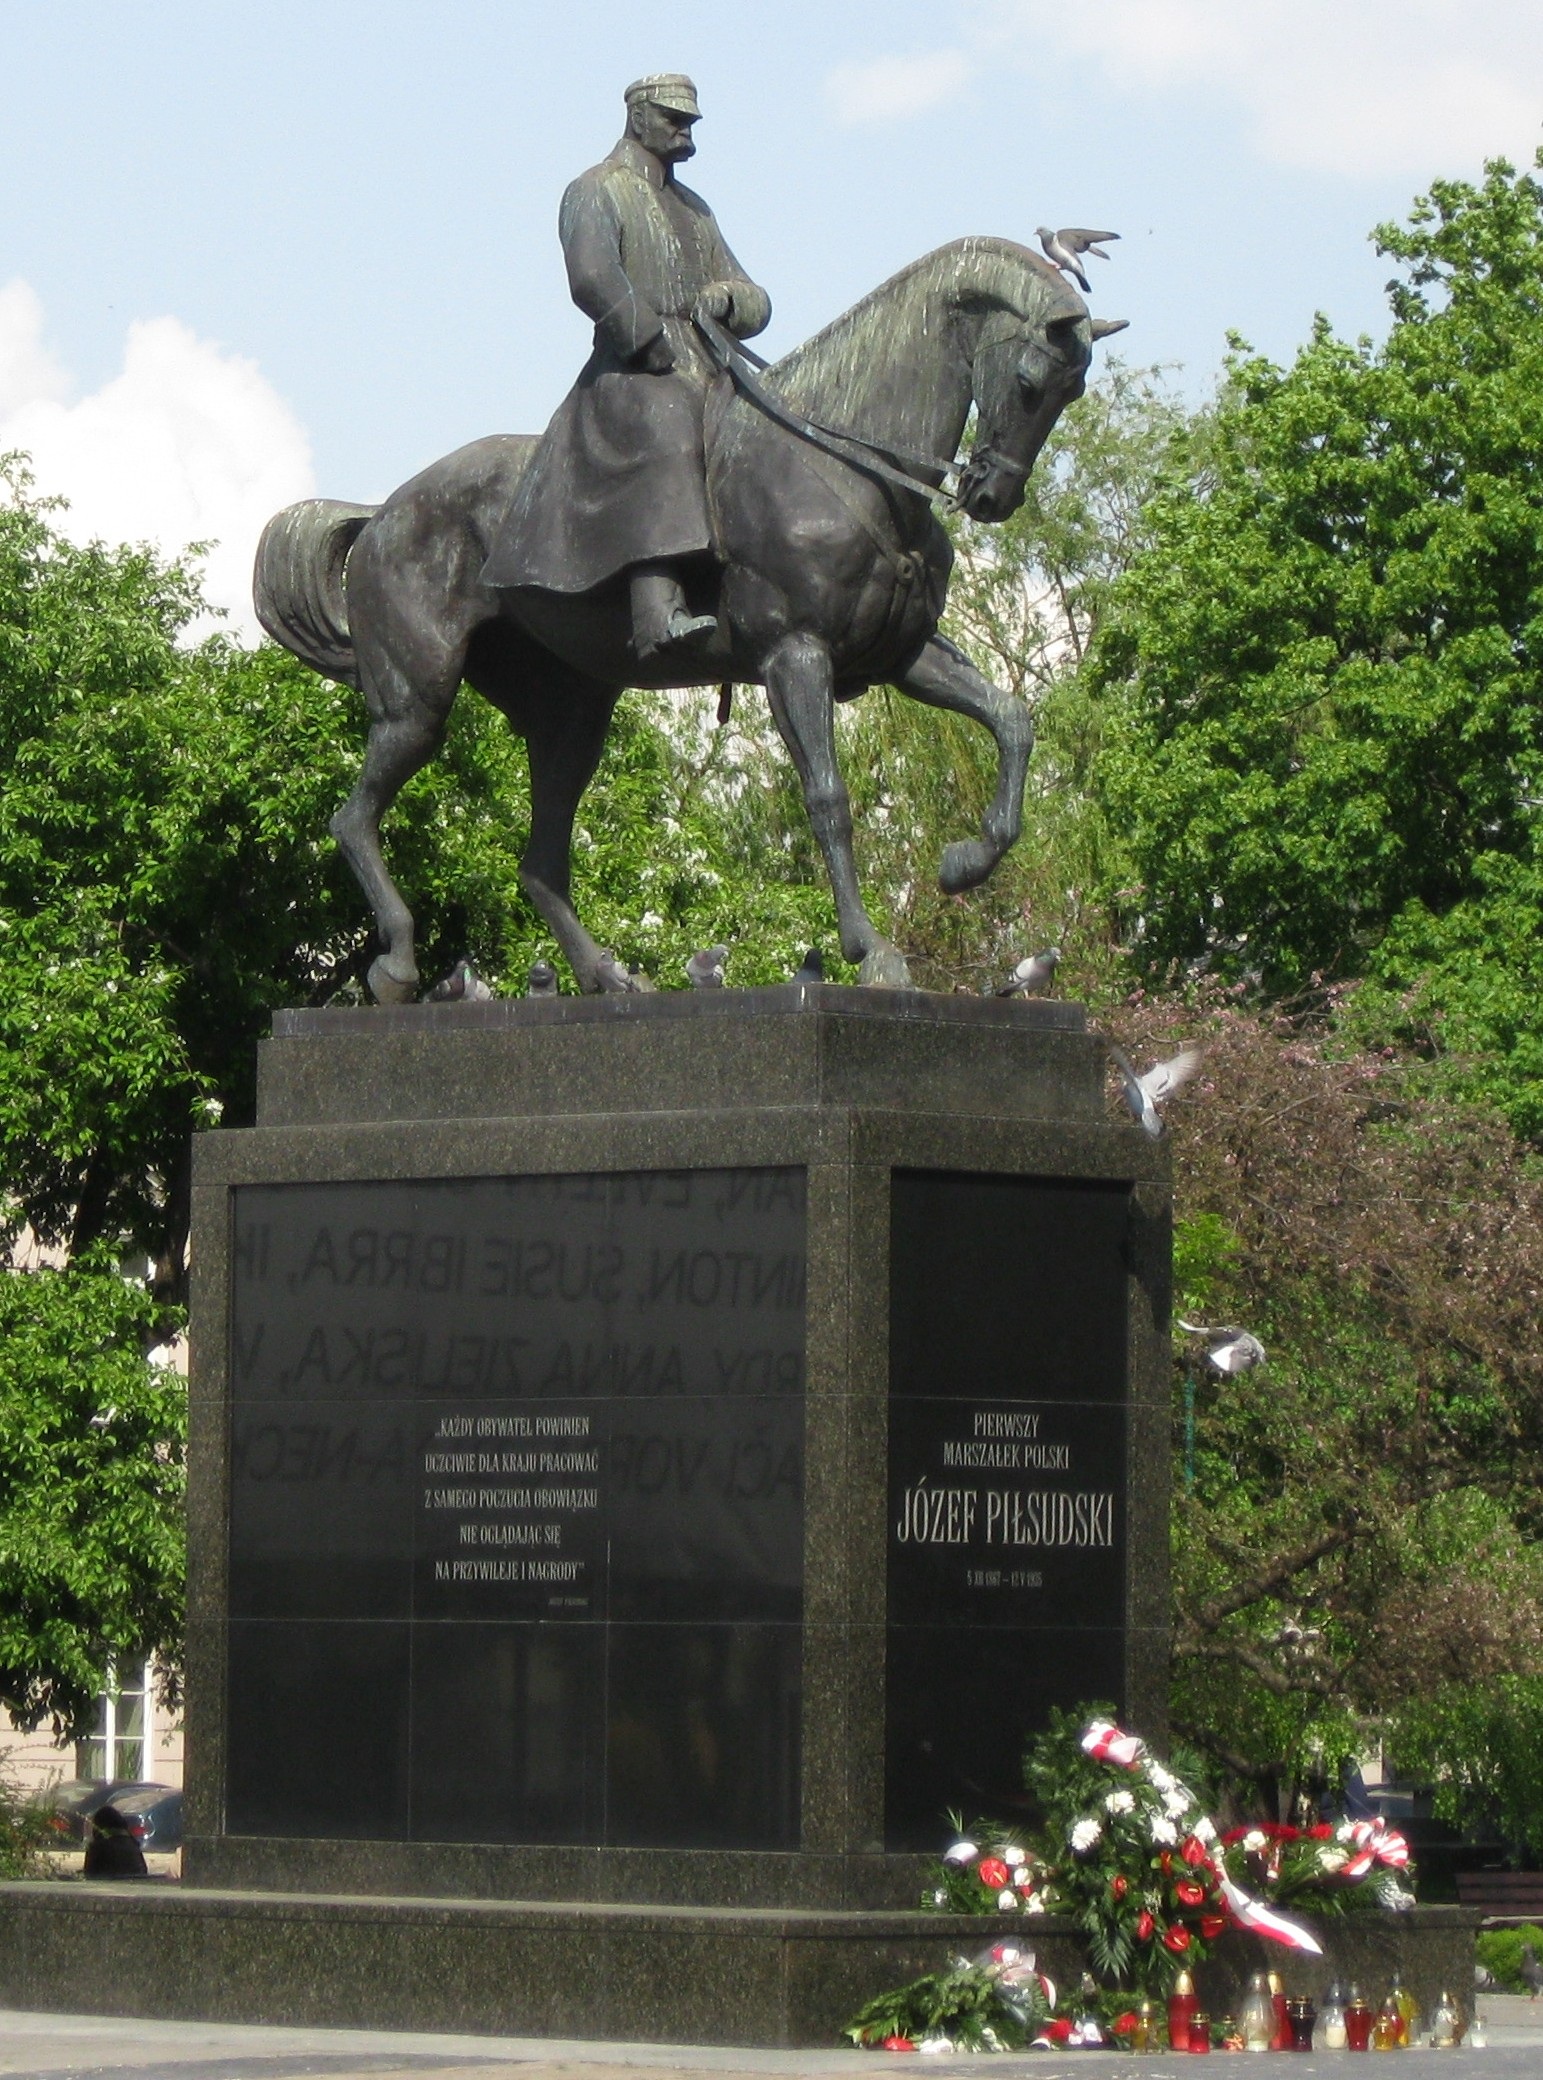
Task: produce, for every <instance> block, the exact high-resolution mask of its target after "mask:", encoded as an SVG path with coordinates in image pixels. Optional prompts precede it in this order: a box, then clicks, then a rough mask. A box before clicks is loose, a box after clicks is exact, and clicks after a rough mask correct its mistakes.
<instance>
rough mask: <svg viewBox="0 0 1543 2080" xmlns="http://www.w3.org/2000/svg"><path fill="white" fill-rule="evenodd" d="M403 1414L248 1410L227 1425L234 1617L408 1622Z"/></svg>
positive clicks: (410, 1468)
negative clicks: (229, 1441)
mask: <svg viewBox="0 0 1543 2080" xmlns="http://www.w3.org/2000/svg"><path fill="white" fill-rule="evenodd" d="M414 1447H415V1438H414V1434H413V1430H412V1427H411V1424H410V1423H409V1422H408V1421H407V1420H406V1419H405V1417H404V1414H403V1412H402V1411H401V1410H400V1409H382V1410H377V1409H373V1408H371V1407H369V1406H368V1405H363V1406H361V1405H360V1404H359V1403H358V1402H353V1403H349V1402H313V1403H310V1404H308V1405H303V1406H297V1405H296V1403H295V1402H293V1401H277V1402H274V1401H270V1402H259V1401H252V1402H246V1403H244V1404H243V1405H242V1406H240V1407H239V1408H238V1409H237V1410H236V1412H235V1415H234V1419H233V1421H232V1424H231V1488H230V1609H231V1615H232V1616H233V1617H236V1618H327V1617H339V1618H343V1617H348V1618H406V1617H407V1616H408V1615H409V1613H410V1610H411V1599H412V1553H413V1509H414V1505H415V1504H416V1502H417V1500H418V1496H419V1491H420V1483H421V1474H420V1470H419V1462H418V1458H417V1454H416V1452H415V1449H414Z"/></svg>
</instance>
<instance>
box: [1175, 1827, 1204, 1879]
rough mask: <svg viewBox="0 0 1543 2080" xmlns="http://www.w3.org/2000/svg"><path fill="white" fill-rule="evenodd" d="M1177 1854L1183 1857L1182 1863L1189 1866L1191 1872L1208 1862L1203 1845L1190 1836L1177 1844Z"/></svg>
mask: <svg viewBox="0 0 1543 2080" xmlns="http://www.w3.org/2000/svg"><path fill="white" fill-rule="evenodd" d="M1179 1854H1180V1855H1181V1856H1182V1857H1183V1859H1184V1861H1185V1862H1186V1863H1187V1864H1188V1865H1189V1867H1190V1869H1191V1870H1195V1869H1197V1868H1198V1867H1199V1866H1200V1865H1201V1864H1202V1863H1205V1862H1207V1861H1208V1860H1209V1859H1208V1858H1207V1856H1206V1847H1205V1843H1204V1842H1202V1841H1199V1840H1197V1839H1196V1837H1195V1836H1194V1835H1192V1834H1191V1835H1186V1836H1185V1838H1184V1840H1183V1841H1182V1842H1181V1843H1180V1844H1179Z"/></svg>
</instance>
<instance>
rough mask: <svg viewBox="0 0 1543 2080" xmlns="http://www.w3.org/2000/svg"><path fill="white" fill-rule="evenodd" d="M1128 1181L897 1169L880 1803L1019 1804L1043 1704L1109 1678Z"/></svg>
mask: <svg viewBox="0 0 1543 2080" xmlns="http://www.w3.org/2000/svg"><path fill="white" fill-rule="evenodd" d="M1129 1213H1130V1193H1129V1191H1128V1189H1127V1188H1126V1187H1124V1186H1121V1185H1104V1184H1092V1183H1086V1182H1071V1181H1067V1180H1062V1179H1046V1178H1015V1177H984V1176H970V1175H954V1174H949V1173H941V1172H897V1173H896V1174H895V1177H894V1179H893V1184H892V1193H891V1256H890V1382H889V1385H890V1401H889V1460H888V1477H889V1526H888V1562H887V1570H886V1599H887V1612H888V1633H887V1641H886V1679H885V1695H886V1727H885V1810H886V1842H887V1845H888V1847H889V1848H891V1849H895V1850H899V1849H933V1848H936V1846H937V1844H938V1841H939V1839H940V1836H941V1833H942V1831H943V1829H944V1827H945V1826H946V1824H947V1823H946V1821H945V1818H944V1815H945V1814H946V1813H947V1812H949V1811H956V1812H960V1811H962V1812H964V1813H967V1814H975V1813H980V1814H983V1815H986V1816H988V1817H992V1816H994V1817H998V1818H1002V1819H1011V1818H1013V1817H1015V1816H1016V1815H1017V1814H1018V1813H1019V1812H1020V1811H1021V1810H1022V1802H1023V1776H1022V1761H1023V1748H1024V1744H1025V1741H1026V1739H1027V1737H1028V1736H1029V1735H1031V1734H1032V1733H1033V1732H1034V1731H1036V1730H1037V1729H1038V1728H1039V1727H1042V1726H1043V1725H1044V1723H1045V1717H1046V1714H1047V1713H1048V1711H1049V1710H1050V1708H1051V1706H1052V1705H1065V1706H1073V1705H1077V1704H1081V1703H1086V1702H1088V1701H1090V1700H1092V1699H1095V1698H1100V1697H1102V1698H1104V1699H1107V1700H1108V1701H1110V1702H1112V1703H1116V1704H1118V1703H1119V1702H1120V1700H1121V1694H1122V1691H1123V1686H1124V1664H1125V1632H1124V1625H1125V1591H1126V1567H1127V1546H1128V1525H1127V1511H1126V1488H1127V1470H1126V1398H1127V1355H1126V1334H1127V1322H1126V1310H1127V1302H1126V1288H1127V1279H1128V1267H1127V1247H1126V1245H1127V1235H1128V1227H1129Z"/></svg>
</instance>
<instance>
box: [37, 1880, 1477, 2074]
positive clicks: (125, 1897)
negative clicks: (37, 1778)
mask: <svg viewBox="0 0 1543 2080" xmlns="http://www.w3.org/2000/svg"><path fill="white" fill-rule="evenodd" d="M1478 1921H1479V1916H1478V1915H1477V1913H1475V1912H1473V1911H1472V1910H1471V1909H1468V1908H1463V1907H1424V1908H1418V1909H1416V1910H1415V1911H1414V1912H1413V1913H1410V1914H1402V1915H1391V1914H1388V1915H1385V1914H1375V1913H1366V1914H1352V1915H1349V1916H1346V1917H1344V1918H1342V1919H1339V1920H1335V1921H1328V1922H1320V1923H1318V1924H1316V1927H1317V1932H1318V1935H1319V1938H1320V1940H1321V1941H1322V1943H1323V1946H1324V1955H1323V1956H1322V1957H1321V1958H1314V1957H1301V1956H1298V1955H1297V1954H1296V1953H1294V1952H1288V1951H1286V1950H1283V1949H1281V1948H1280V1947H1279V1946H1278V1945H1275V1944H1266V1943H1259V1942H1257V1941H1255V1940H1254V1939H1252V1938H1246V1937H1242V1936H1229V1937H1227V1938H1226V1939H1224V1941H1223V1942H1222V1944H1221V1945H1220V1946H1219V1947H1218V1950H1217V1952H1216V1953H1215V1956H1214V1959H1213V1961H1212V1963H1211V1964H1209V1965H1207V1966H1205V1967H1204V1968H1203V1969H1202V1972H1201V1975H1200V1979H1201V1993H1202V1995H1203V1997H1204V1999H1205V2001H1206V2004H1207V2006H1208V2008H1209V2009H1210V2010H1211V2011H1212V2013H1213V2014H1220V2013H1223V2012H1225V2010H1226V2009H1227V2008H1228V2007H1229V2006H1230V2005H1232V2004H1233V2003H1234V2002H1235V2001H1236V2000H1237V1999H1238V1998H1239V1997H1240V1989H1241V1987H1242V1986H1243V1985H1246V1983H1247V1975H1248V1973H1249V1972H1250V1971H1253V1970H1256V1969H1258V1968H1260V1967H1269V1968H1271V1969H1278V1970H1280V1971H1281V1973H1282V1974H1283V1976H1284V1979H1285V1982H1286V1987H1287V1990H1288V1992H1295V1991H1301V1992H1310V1993H1312V1994H1314V1995H1315V1996H1317V1997H1319V1998H1321V1997H1322V1994H1323V1992H1324V1990H1325V1988H1326V1987H1327V1985H1328V1983H1329V1981H1330V1980H1331V1979H1332V1978H1335V1977H1343V1978H1346V1979H1349V1978H1355V1979H1357V1980H1359V1981H1360V1983H1361V1985H1362V1987H1363V1989H1364V1990H1366V1991H1367V1992H1368V1994H1376V1995H1379V1996H1380V1994H1381V1993H1382V1991H1383V1990H1384V1989H1385V1987H1386V1984H1387V1982H1388V1979H1389V1978H1390V1977H1391V1974H1392V1972H1393V1970H1394V1969H1395V1967H1396V1968H1397V1969H1398V1970H1399V1971H1401V1972H1402V1974H1403V1976H1404V1978H1405V1980H1406V1981H1407V1983H1408V1984H1409V1986H1410V1988H1411V1990H1412V1991H1413V1993H1414V1995H1415V1998H1416V1999H1417V2000H1418V2001H1419V2002H1420V2005H1421V2008H1422V2010H1424V2011H1425V2012H1426V2013H1429V2011H1430V2008H1431V2005H1432V2004H1433V2003H1434V2001H1435V2000H1436V1998H1437V1995H1438V1994H1439V1993H1440V1991H1441V1989H1442V1987H1449V1988H1451V1989H1452V1991H1453V1992H1454V1993H1456V1994H1457V1995H1458V1998H1459V1999H1462V2000H1466V1999H1467V1998H1469V1996H1470V1992H1471V1988H1472V1985H1473V1938H1474V1931H1475V1929H1476V1928H1477V1926H1478ZM1009 1927H1010V1928H1011V1930H1012V1932H1013V1933H1014V1934H1015V1935H1016V1936H1018V1938H1019V1939H1020V1940H1024V1941H1027V1942H1029V1943H1031V1944H1032V1945H1033V1947H1034V1949H1035V1951H1036V1953H1037V1955H1038V1958H1039V1962H1040V1965H1041V1967H1042V1968H1043V1969H1045V1970H1047V1971H1049V1972H1050V1974H1051V1975H1052V1976H1053V1977H1054V1978H1055V1979H1057V1980H1058V1981H1059V1982H1060V1983H1061V1984H1062V1985H1065V1984H1067V1983H1069V1982H1070V1983H1074V1982H1075V1979H1076V1975H1077V1974H1078V1972H1079V1971H1080V1970H1081V1963H1082V1946H1081V1943H1080V1941H1079V1939H1078V1937H1077V1935H1076V1933H1075V1931H1074V1930H1073V1929H1072V1928H1071V1927H1070V1925H1069V1924H1068V1923H1066V1922H1063V1921H1053V1920H1048V1919H1044V1920H1038V1921H1024V1920H1019V1919H1017V1918H1015V1919H1014V1920H1013V1921H1012V1922H1011V1923H1010V1924H1009V1923H1008V1922H1007V1921H1006V1920H1005V1918H1004V1920H1002V1921H990V1920H974V1919H967V1918H963V1917H954V1916H952V1915H949V1916H944V1915H938V1914H919V1913H904V1914H865V1913H834V1914H819V1913H789V1912H779V1911H775V1910H769V1909H742V1910H738V1911H733V1910H729V1909H704V1908H688V1907H642V1906H636V1907H628V1906H596V1905H589V1904H584V1905H576V1904H559V1903H550V1902H541V1903H529V1902H517V1901H506V1900H496V1901H495V1900H486V1901H481V1900H479V1901H471V1900H444V1899H374V1898H344V1897H336V1896H330V1895H324V1894H297V1893H287V1894H286V1893H268V1892H263V1893H259V1892H231V1891H204V1890H198V1891H194V1890H191V1889H184V1888H182V1887H178V1886H174V1885H157V1884H153V1883H152V1884H148V1885H138V1886H136V1885H132V1884H119V1885H107V1884H92V1885H86V1884H84V1883H80V1884H58V1883H51V1884H17V1883H11V1884H0V2006H5V2007H12V2008H28V2009H43V2010H59V2011H69V2012H72V2013H77V2014H80V2013H86V2014H107V2015H124V2014H141V2015H153V2016H156V2017H159V2018H164V2019H171V2020H184V2021H200V2022H248V2023H269V2024H294V2025H297V2026H299V2025H306V2026H310V2027H323V2028H337V2029H348V2028H356V2029H403V2030H445V2031H465V2032H469V2033H475V2034H484V2035H500V2036H534V2037H547V2036H549V2037H595V2038H610V2039H622V2040H632V2041H634V2042H652V2043H666V2044H671V2043H673V2044H687V2043H697V2044H738V2045H762V2046H774V2045H786V2046H795V2047H796V2046H819V2045H831V2044H834V2043H836V2042H837V2041H838V2039H839V2035H840V2031H841V2027H842V2024H843V2023H845V2022H846V2021H847V2019H848V2018H849V2017H850V2016H851V2015H852V2014H853V2012H854V2011H855V2010H856V2009H857V2008H859V2007H860V2006H861V2005H862V2004H863V2003H864V2002H865V2001H867V2000H869V1999H871V1998H872V1996H873V1995H874V1994H876V1993H881V1992H883V1991H884V1990H885V1989H886V1988H888V1987H891V1986H897V1985H901V1984H903V1983H904V1982H905V1981H906V1980H908V1979H912V1978H915V1977H917V1976H918V1975H919V1974H921V1973H922V1972H927V1971H936V1970H938V1969H939V1968H940V1967H941V1966H943V1965H944V1964H946V1963H947V1962H948V1960H949V1959H950V1958H951V1957H954V1956H957V1955H959V1954H960V1953H974V1952H976V1951H978V1950H980V1949H981V1948H983V1947H984V1946H985V1944H986V1943H988V1942H989V1941H991V1940H992V1939H994V1938H995V1937H997V1936H998V1935H1000V1934H1002V1933H1004V1932H1005V1931H1006V1930H1007V1929H1008V1928H1009Z"/></svg>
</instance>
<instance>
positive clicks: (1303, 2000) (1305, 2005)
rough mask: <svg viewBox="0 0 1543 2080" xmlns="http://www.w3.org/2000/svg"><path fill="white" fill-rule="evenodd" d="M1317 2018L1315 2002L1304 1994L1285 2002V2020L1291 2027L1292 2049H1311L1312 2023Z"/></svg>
mask: <svg viewBox="0 0 1543 2080" xmlns="http://www.w3.org/2000/svg"><path fill="white" fill-rule="evenodd" d="M1317 2020H1318V2009H1317V2006H1316V2005H1315V2003H1314V2002H1313V2001H1312V2000H1310V1999H1309V1998H1308V1997H1307V1996H1306V1995H1305V1994H1299V1995H1298V1996H1297V1998H1296V1999H1295V2000H1289V2001H1287V2003H1286V2021H1287V2023H1288V2024H1289V2026H1290V2029H1291V2048H1292V2050H1293V2051H1311V2050H1312V2048H1313V2024H1314V2023H1315V2022H1316V2021H1317Z"/></svg>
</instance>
